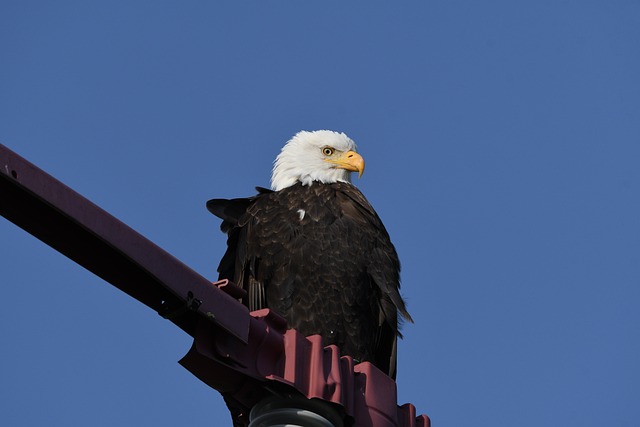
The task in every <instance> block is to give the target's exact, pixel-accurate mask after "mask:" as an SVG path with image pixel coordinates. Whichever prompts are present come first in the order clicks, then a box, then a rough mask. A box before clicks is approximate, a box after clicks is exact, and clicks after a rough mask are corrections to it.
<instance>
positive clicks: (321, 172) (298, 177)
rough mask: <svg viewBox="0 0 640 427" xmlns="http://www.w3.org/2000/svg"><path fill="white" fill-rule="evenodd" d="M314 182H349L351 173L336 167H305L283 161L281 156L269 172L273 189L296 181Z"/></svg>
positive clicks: (285, 186)
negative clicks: (270, 172) (271, 171)
mask: <svg viewBox="0 0 640 427" xmlns="http://www.w3.org/2000/svg"><path fill="white" fill-rule="evenodd" d="M323 166H324V165H323ZM314 182H318V183H321V184H333V183H335V182H351V174H350V173H349V171H346V170H344V169H338V168H327V167H324V168H317V167H316V168H314V167H306V168H305V167H304V165H300V164H297V163H288V162H286V161H283V160H282V158H281V156H278V158H277V159H276V162H275V164H274V166H273V173H272V174H271V188H272V189H273V190H274V191H279V190H282V189H283V188H287V187H291V186H292V185H295V184H297V183H301V184H302V185H311V184H312V183H314Z"/></svg>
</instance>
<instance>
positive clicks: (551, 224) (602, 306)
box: [0, 0, 640, 427]
mask: <svg viewBox="0 0 640 427" xmlns="http://www.w3.org/2000/svg"><path fill="white" fill-rule="evenodd" d="M0 57H1V58H2V66H0V143H2V144H5V145H7V146H8V147H9V148H11V149H12V150H14V151H16V152H18V153H19V154H21V155H22V156H24V157H26V158H27V159H29V160H30V161H32V162H33V163H35V164H37V165H38V166H40V167H41V168H43V169H45V170H46V171H48V172H49V173H51V174H52V175H53V176H55V177H56V178H58V179H60V180H61V181H63V182H64V183H66V184H67V185H69V186H71V187H72V188H74V189H75V190H77V191H78V192H80V193H81V194H83V195H84V196H86V197H87V198H89V199H90V200H92V201H94V202H95V203H97V204H98V205H100V206H101V207H103V208H104V209H106V210H107V211H109V212H110V213H112V214H114V215H115V216H116V217H118V218H119V219H121V220H123V221H124V222H126V223H127V224H129V225H130V226H132V227H133V228H134V229H136V230H138V231H139V232H141V233H142V234H143V235H145V236H146V237H148V238H150V239H151V240H152V241H154V242H155V243H157V244H158V245H160V246H162V247H163V248H165V249H166V250H168V251H169V252H171V253H172V254H174V255H175V256H177V257H178V258H180V259H181V260H182V261H184V262H185V263H186V264H188V265H190V266H191V267H193V268H194V269H195V270H197V271H198V272H200V273H201V274H203V275H205V276H206V277H211V279H212V280H213V279H215V277H216V273H215V269H216V266H217V262H218V259H219V257H220V256H221V255H222V253H223V252H224V248H225V238H224V236H223V235H222V234H221V233H219V230H218V226H219V222H218V221H217V220H216V219H215V218H214V217H212V216H211V215H210V214H209V213H208V212H207V211H206V209H205V208H204V203H205V201H206V200H207V199H209V198H213V197H240V196H246V195H251V194H253V192H254V190H253V187H254V186H256V185H260V186H266V185H268V181H269V176H270V169H271V163H272V161H273V159H274V158H275V156H276V155H277V153H278V151H279V149H280V148H281V146H282V145H283V144H284V142H285V141H286V140H287V139H288V138H289V137H291V136H292V135H293V134H294V133H295V132H297V131H298V130H301V129H305V130H313V129H334V130H340V131H344V132H346V133H347V134H348V135H349V136H351V137H352V138H353V139H354V140H355V141H356V142H357V143H358V144H359V151H360V153H362V155H363V156H364V158H365V159H366V161H367V171H366V173H365V174H364V176H363V177H362V179H360V180H358V181H357V182H356V184H357V185H358V186H359V187H360V188H361V189H362V191H363V192H364V193H365V195H366V196H367V197H368V198H369V200H370V201H371V202H372V204H373V205H374V206H375V208H376V209H377V211H378V213H379V214H380V216H381V218H382V219H383V221H384V222H385V224H386V226H387V228H388V230H389V232H390V234H391V236H392V240H393V241H394V243H395V245H396V247H397V250H398V252H399V254H400V257H401V261H402V265H403V276H402V280H403V293H404V295H405V297H406V298H407V300H408V303H409V310H410V312H411V313H412V316H413V318H414V319H415V321H416V322H415V324H410V325H406V327H405V328H404V334H405V340H404V341H403V342H402V343H401V345H400V349H399V376H398V387H399V401H400V403H404V402H412V403H414V404H415V405H416V406H417V408H418V410H419V411H420V412H423V413H426V414H428V415H429V416H430V417H431V418H432V421H433V423H434V426H438V427H446V426H467V425H481V426H483V425H492V426H539V425H550V426H565V425H581V426H599V425H615V426H631V425H636V424H637V420H638V418H639V417H640V405H638V396H640V363H638V361H639V360H640V340H639V334H638V330H639V329H640V221H639V220H638V219H639V218H640V200H639V195H640V168H639V166H638V165H639V163H640V84H639V81H640V80H639V77H638V76H640V3H638V2H637V1H611V2H603V1H588V0H587V1H546V0H542V1H536V2H513V1H494V2H489V3H487V2H473V1H455V0H454V1H446V2H445V1H421V2H418V1H408V2H399V3H391V2H357V1H353V2H322V3H319V2H291V1H280V2H274V1H261V2H204V1H194V2H182V3H178V2H168V1H153V2H152V1H146V2H144V1H126V2H125V1H113V2H86V1H59V2H46V1H40V2H38V1H20V2H3V3H2V5H1V6H0ZM0 236H1V241H2V245H0V269H1V270H2V275H1V277H2V289H3V300H4V304H3V309H2V310H0V337H1V338H0V339H1V340H2V352H1V355H0V362H1V363H0V378H1V379H2V380H1V381H2V387H0V418H1V419H2V421H3V424H7V425H16V426H36V425H43V424H47V425H54V426H57V425H65V426H69V425H86V424H87V422H88V423H89V424H91V425H94V426H111V425H152V424H154V425H158V426H165V425H166V426H172V425H176V424H177V423H184V421H185V420H189V422H195V423H198V424H201V425H226V424H227V411H226V409H225V408H224V406H223V404H222V399H221V398H220V397H219V395H218V394H217V392H215V391H214V390H211V389H209V388H207V387H206V386H204V385H203V384H201V383H200V382H199V381H198V380H197V379H195V378H194V377H193V376H191V374H190V373H189V372H187V371H186V370H184V369H183V368H182V367H180V366H179V365H178V364H177V363H176V362H177V360H178V359H180V358H181V357H182V356H183V355H184V354H185V353H186V352H187V351H188V349H189V346H190V343H191V341H190V339H189V337H188V336H186V335H185V334H183V333H182V332H181V331H180V330H178V329H177V328H176V327H174V326H173V325H172V324H171V323H169V322H167V321H165V320H163V319H162V318H160V317H159V316H158V315H157V314H156V313H154V312H152V311H151V310H150V309H148V308H146V307H144V306H142V305H141V304H139V303H138V302H136V301H134V300H132V299H131V298H129V297H128V296H126V295H125V294H123V293H121V292H120V291H118V290H117V289H115V288H113V287H112V286H110V285H108V284H106V283H105V282H103V281H102V280H100V279H98V278H96V277H94V276H93V275H92V274H90V273H88V272H87V271H86V270H84V269H82V268H81V267H79V266H78V265H76V264H74V263H73V262H71V261H69V260H68V259H66V258H65V257H64V256H62V255H60V254H58V253H57V252H55V251H54V250H52V249H51V248H49V247H47V246H46V245H44V244H43V243H41V242H39V241H38V240H36V239H35V238H33V237H32V236H30V235H28V234H26V233H25V232H23V231H22V230H20V229H18V228H17V227H15V226H14V225H13V224H11V223H9V222H8V221H6V220H4V219H2V220H0Z"/></svg>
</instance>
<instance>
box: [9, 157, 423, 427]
mask: <svg viewBox="0 0 640 427" xmlns="http://www.w3.org/2000/svg"><path fill="white" fill-rule="evenodd" d="M0 214H1V215H3V216H4V217H6V218H7V219H8V220H10V221H12V222H14V223H15V224H16V225H18V226H20V227H21V228H23V229H24V230H25V231H27V232H29V233H31V234H33V235H34V236H36V237H38V238H39V239H40V240H42V241H43V242H45V243H47V244H48V245H50V246H52V247H53V248H55V249H56V250H58V251H60V252H61V253H63V254H64V255H66V256H67V257H69V258H70V259H72V260H74V261H75V262H77V263H78V264H80V265H82V266H83V267H85V268H87V269H88V270H89V271H91V272H93V273H95V274H96V275H98V276H100V277H102V278H103V279H104V280H106V281H107V282H109V283H111V284H113V285H114V286H116V287H117V288H118V289H120V290H122V291H124V292H126V293H127V294H129V295H130V296H132V297H134V298H136V299H137V300H138V301H140V302H142V303H143V304H145V305H147V306H148V307H150V308H152V309H153V310H156V311H157V312H158V313H159V314H160V315H162V316H163V317H164V318H166V319H168V320H170V321H171V322H173V323H175V324H176V325H177V326H179V327H180V328H182V329H183V330H184V331H185V332H187V333H188V334H190V335H191V336H192V337H193V338H194V342H193V345H192V347H191V349H190V350H189V352H188V353H187V354H186V355H185V357H184V358H183V359H182V360H180V364H182V365H183V366H184V367H185V368H187V369H188V370H189V371H191V372H192V373H193V374H194V375H195V376H197V377H198V378H199V379H200V380H202V381H204V382H205V383H206V384H208V385H209V386H211V387H213V388H215V389H216V390H218V391H219V392H220V393H222V394H223V396H225V400H226V401H227V402H228V403H229V404H230V407H234V408H235V413H233V411H232V413H233V415H234V418H235V420H234V421H235V422H236V423H237V424H240V425H241V424H246V423H248V414H249V411H250V409H251V407H252V406H253V405H255V404H256V403H258V402H259V401H261V400H262V399H264V398H266V397H269V396H273V395H279V396H296V397H298V398H299V397H300V396H302V397H306V398H310V399H321V400H323V401H325V402H330V403H331V404H333V405H334V406H335V408H337V409H338V410H339V411H340V413H342V414H343V416H344V417H345V420H347V421H348V422H347V425H353V426H362V427H365V426H368V427H428V426H429V425H430V423H429V419H428V417H426V416H425V415H420V416H417V415H416V410H415V407H414V406H413V405H411V404H405V405H403V406H400V407H399V406H398V405H397V396H396V383H395V382H394V381H393V380H392V379H391V378H389V377H388V376H386V375H385V374H384V373H382V372H381V371H380V370H378V369H377V368H375V367H374V366H373V365H371V364H370V363H361V364H358V365H355V364H354V362H353V360H352V359H351V358H350V357H348V356H343V357H340V356H339V350H338V348H336V347H335V346H326V347H325V346H323V344H322V339H321V337H319V336H311V337H304V336H302V335H300V334H299V333H298V332H297V331H295V330H287V325H286V322H285V321H284V319H282V318H281V317H280V316H278V315H277V314H275V313H273V312H271V311H269V310H260V311H256V312H253V313H249V312H248V310H247V308H246V307H245V306H243V305H242V304H241V303H239V302H238V299H237V298H239V297H241V296H242V292H243V291H242V289H239V288H238V287H236V286H235V285H233V284H232V283H229V282H228V281H221V282H217V283H214V284H212V283H211V282H209V281H208V280H207V279H205V278H204V277H202V276H201V275H199V274H198V273H196V272H195V271H193V270H191V269H190V268H189V267H187V266H186V265H184V264H183V263H182V262H180V261H179V260H177V259H176V258H174V257H173V256H171V255H170V254H169V253H167V252H166V251H164V250H163V249H161V248H159V247H158V246H156V245H155V244H153V243H152V242H151V241H149V240H148V239H146V238H145V237H143V236H141V235H140V234H139V233H137V232H136V231H134V230H133V229H131V228H130V227H128V226H127V225H125V224H124V223H122V222H121V221H119V220H117V219H116V218H114V217H113V216H111V215H110V214H109V213H107V212H105V211H104V210H102V209H101V208H99V207H98V206H96V205H95V204H93V203H91V202H90V201H89V200H87V199H85V198H84V197H82V196H81V195H80V194H78V193H76V192H75V191H73V190H71V189H70V188H68V187H67V186H65V185H64V184H62V183H61V182H59V181H57V180H56V179H54V178H53V177H51V176H50V175H48V174H46V173H45V172H43V171H42V170H40V169H38V168H37V167H36V166H34V165H33V164H31V163H29V162H27V161H26V160H25V159H23V158H21V157H20V156H18V155H17V154H15V153H13V152H12V151H11V150H9V149H7V148H6V147H5V146H3V145H0Z"/></svg>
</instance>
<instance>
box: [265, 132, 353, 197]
mask: <svg viewBox="0 0 640 427" xmlns="http://www.w3.org/2000/svg"><path fill="white" fill-rule="evenodd" d="M351 172H358V174H359V175H358V176H361V175H362V173H363V172H364V159H363V158H362V156H360V154H358V153H356V144H355V142H353V141H352V140H351V139H350V138H349V137H348V136H347V135H345V134H344V133H338V132H333V131H330V130H317V131H314V132H307V131H301V132H298V133H297V134H296V135H295V136H294V137H293V138H291V139H290V140H289V141H288V142H287V143H286V144H285V146H284V147H282V151H281V152H280V154H279V155H278V157H277V158H276V160H275V162H274V163H273V172H272V174H271V188H272V189H273V190H275V191H278V190H282V189H283V188H287V187H290V186H292V185H294V184H296V183H297V182H301V183H302V184H303V185H310V184H311V183H312V182H313V181H318V182H321V183H323V184H330V183H334V182H338V181H342V182H351V176H350V175H351Z"/></svg>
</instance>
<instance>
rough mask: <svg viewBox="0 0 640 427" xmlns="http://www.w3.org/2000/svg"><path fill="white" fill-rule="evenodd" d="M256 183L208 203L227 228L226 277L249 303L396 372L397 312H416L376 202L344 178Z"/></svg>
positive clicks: (221, 269) (221, 268) (223, 269)
mask: <svg viewBox="0 0 640 427" xmlns="http://www.w3.org/2000/svg"><path fill="white" fill-rule="evenodd" d="M258 190H259V193H258V194H257V195H256V196H254V197H250V198H245V199H233V200H222V199H214V200H210V201H209V202H208V203H207V208H208V209H209V210H210V211H211V212H212V213H214V214H215V215H217V216H218V217H220V218H222V219H223V223H222V230H223V231H225V232H227V233H228V249H227V252H226V253H225V255H224V257H223V258H222V260H221V262H220V266H219V267H218V272H219V273H220V278H221V279H230V280H232V281H234V282H235V283H236V284H238V285H239V286H241V287H243V288H244V289H245V290H246V291H247V297H246V298H245V299H244V300H243V303H244V304H246V305H247V306H248V307H249V309H250V310H257V309H261V308H270V309H272V310H274V311H275V312H277V313H279V314H280V315H282V316H283V317H284V318H285V319H286V320H287V322H288V325H289V327H291V328H295V329H297V330H298V331H299V332H300V333H302V334H304V335H312V334H320V335H321V336H322V337H323V338H324V342H325V344H336V345H337V346H338V347H339V348H340V349H341V352H342V354H347V355H350V356H352V357H353V358H354V359H356V360H358V361H370V362H372V363H373V364H375V365H376V366H377V367H378V368H379V369H381V370H382V371H384V372H386V373H387V374H389V375H390V376H392V377H395V372H396V341H397V337H398V336H399V335H400V333H399V331H398V312H400V313H401V315H402V316H403V317H405V318H406V319H409V320H410V319H411V317H410V316H409V314H408V313H407V311H406V309H405V305H404V302H403V300H402V298H401V296H400V294H399V287H400V277H399V274H400V263H399V261H398V255H397V253H396V251H395V249H394V247H393V245H392V243H391V240H390V239H389V235H388V233H387V231H386V229H385V228H384V225H383V224H382V222H381V221H380V218H379V217H378V215H377V214H376V212H375V211H374V210H373V208H372V207H371V205H370V204H369V202H368V201H367V200H366V199H365V197H364V196H363V195H362V193H361V192H360V191H359V190H358V189H357V188H356V187H355V186H353V185H352V184H349V183H344V182H337V183H333V184H320V183H316V182H314V183H313V184H312V185H308V186H303V185H302V184H300V183H298V184H296V185H293V186H291V187H288V188H284V189H282V190H280V191H277V192H273V191H270V190H265V189H258Z"/></svg>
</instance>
